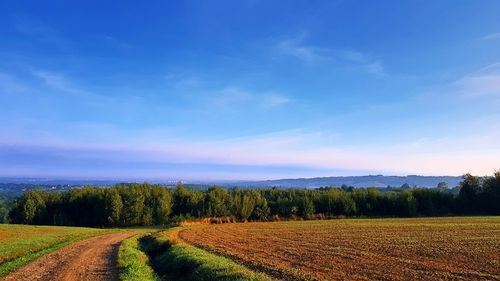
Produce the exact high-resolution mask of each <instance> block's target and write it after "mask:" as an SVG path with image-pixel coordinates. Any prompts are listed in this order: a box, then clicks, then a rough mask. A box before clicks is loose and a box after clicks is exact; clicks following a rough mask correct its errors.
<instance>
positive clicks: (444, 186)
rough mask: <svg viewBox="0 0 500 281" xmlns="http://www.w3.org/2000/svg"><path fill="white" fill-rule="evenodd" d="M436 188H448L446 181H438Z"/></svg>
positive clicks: (441, 189)
mask: <svg viewBox="0 0 500 281" xmlns="http://www.w3.org/2000/svg"><path fill="white" fill-rule="evenodd" d="M437 189H438V190H440V191H445V190H448V183H446V182H440V183H438V185H437Z"/></svg>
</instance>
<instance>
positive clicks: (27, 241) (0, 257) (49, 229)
mask: <svg viewBox="0 0 500 281" xmlns="http://www.w3.org/2000/svg"><path fill="white" fill-rule="evenodd" d="M112 231H116V230H103V229H94V228H85V227H59V226H28V225H6V224H2V225H0V276H4V275H7V274H8V273H9V272H11V271H13V270H15V269H17V268H18V267H20V266H22V265H25V264H27V263H28V262H30V261H33V260H35V259H37V258H39V257H41V256H43V255H45V254H48V253H50V252H53V251H55V250H58V249H60V248H62V247H64V246H66V245H68V244H70V243H73V242H76V241H78V240H82V239H85V238H88V237H92V236H96V235H100V234H105V233H109V232H112Z"/></svg>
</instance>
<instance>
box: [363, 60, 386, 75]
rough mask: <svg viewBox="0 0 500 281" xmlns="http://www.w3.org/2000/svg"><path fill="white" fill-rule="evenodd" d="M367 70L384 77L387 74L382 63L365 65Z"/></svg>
mask: <svg viewBox="0 0 500 281" xmlns="http://www.w3.org/2000/svg"><path fill="white" fill-rule="evenodd" d="M365 69H366V71H368V73H371V74H374V75H379V76H382V75H384V74H385V72H384V66H383V65H382V63H381V62H380V61H376V62H373V63H369V64H367V65H365Z"/></svg>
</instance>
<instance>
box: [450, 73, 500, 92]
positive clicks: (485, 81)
mask: <svg viewBox="0 0 500 281" xmlns="http://www.w3.org/2000/svg"><path fill="white" fill-rule="evenodd" d="M454 86H455V87H456V88H457V90H458V92H459V93H460V94H461V95H462V96H465V97H481V96H492V95H495V96H497V95H500V75H494V74H491V75H476V76H466V77H464V78H462V79H460V80H458V81H456V82H455V83H454Z"/></svg>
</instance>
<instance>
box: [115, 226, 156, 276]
mask: <svg viewBox="0 0 500 281" xmlns="http://www.w3.org/2000/svg"><path fill="white" fill-rule="evenodd" d="M149 235H151V233H141V234H138V235H135V236H132V237H130V238H128V239H126V240H124V241H123V242H122V244H121V245H120V249H119V251H118V269H119V271H120V279H121V280H122V281H157V280H160V279H159V278H158V277H157V276H156V274H155V272H154V271H153V269H152V268H151V266H150V265H149V257H148V256H147V255H146V254H145V253H144V252H143V251H141V249H140V248H141V245H140V241H141V239H143V238H144V237H147V236H149Z"/></svg>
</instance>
